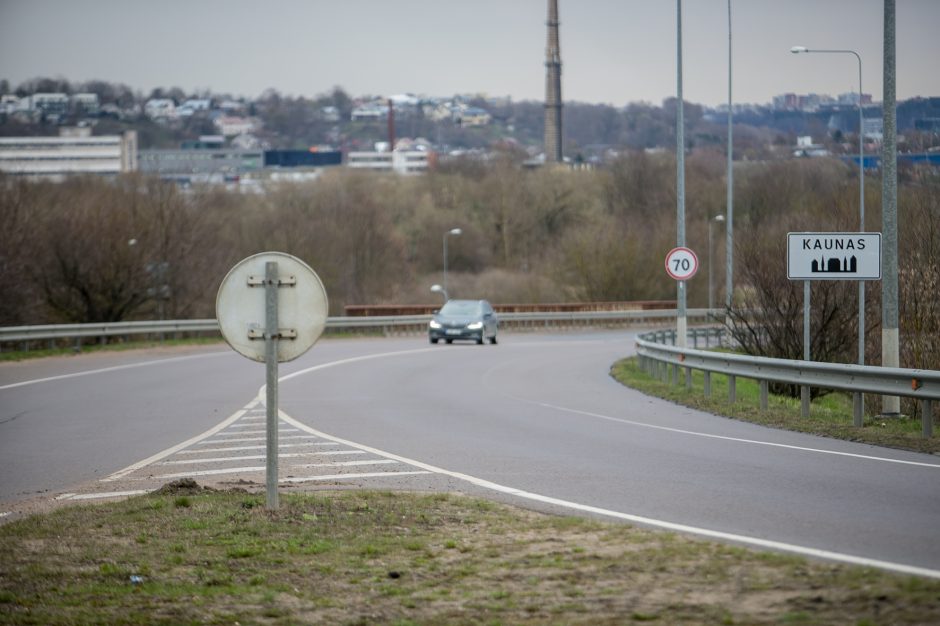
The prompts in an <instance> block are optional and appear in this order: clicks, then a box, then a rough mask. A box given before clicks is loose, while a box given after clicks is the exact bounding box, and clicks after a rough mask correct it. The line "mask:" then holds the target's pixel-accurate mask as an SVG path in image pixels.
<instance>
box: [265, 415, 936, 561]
mask: <svg viewBox="0 0 940 626" xmlns="http://www.w3.org/2000/svg"><path fill="white" fill-rule="evenodd" d="M280 416H281V419H283V420H284V421H287V422H290V423H291V424H293V425H294V426H296V427H297V428H299V429H301V430H304V431H306V432H308V433H310V434H311V435H316V436H318V437H322V438H324V439H330V440H332V441H335V442H336V443H339V444H342V445H346V446H349V447H351V448H358V449H359V450H363V451H365V452H369V453H370V454H375V455H377V456H382V457H385V458H387V459H394V460H396V461H398V462H400V463H405V464H406V465H411V466H412V467H417V468H420V469H423V470H425V471H427V472H432V473H435V474H441V475H443V476H449V477H451V478H454V479H457V480H463V481H466V482H468V483H470V484H472V485H475V486H477V487H481V488H483V489H489V490H491V491H496V492H498V493H504V494H507V495H511V496H514V497H517V498H523V499H526V500H531V501H533V502H542V503H544V504H550V505H552V506H558V507H563V508H567V509H570V510H573V511H581V512H584V513H592V514H595V515H603V516H605V517H611V518H614V519H620V520H624V521H627V522H633V523H635V524H642V525H646V526H653V527H655V528H662V529H665V530H671V531H675V532H680V533H688V534H692V535H698V536H700V537H708V538H710V539H719V540H721V541H730V542H734V543H742V544H745V545H750V546H754V547H757V548H762V549H769V550H778V551H782V552H789V553H792V554H799V555H802V556H807V557H812V558H818V559H825V560H829V561H837V562H840V563H848V564H851V565H860V566H863V567H875V568H878V569H884V570H888V571H892V572H899V573H902V574H911V575H914V576H925V577H927V578H936V579H940V570H934V569H929V568H925V567H916V566H913V565H906V564H903V563H892V562H890V561H881V560H878V559H870V558H867V557H862V556H855V555H851V554H842V553H840V552H832V551H829V550H820V549H818V548H810V547H807V546H800V545H796V544H791V543H784V542H781V541H773V540H770V539H762V538H760V537H749V536H747V535H738V534H734V533H728V532H724V531H720V530H711V529H709V528H699V527H697V526H689V525H686V524H677V523H674V522H669V521H665V520H658V519H654V518H650V517H643V516H640V515H632V514H630V513H622V512H620V511H612V510H610V509H602V508H600V507H596V506H590V505H586V504H579V503H577V502H570V501H568V500H561V499H559V498H553V497H550V496H544V495H541V494H537V493H531V492H528V491H523V490H521V489H517V488H515V487H509V486H506V485H500V484H498V483H494V482H490V481H488V480H484V479H482V478H477V477H475V476H470V475H468V474H462V473H460V472H452V471H450V470H446V469H443V468H440V467H436V466H434V465H430V464H428V463H423V462H421V461H416V460H414V459H409V458H407V457H403V456H400V455H397V454H392V453H390V452H385V451H383V450H379V449H377V448H373V447H371V446H366V445H362V444H360V443H356V442H354V441H349V440H346V439H341V438H339V437H333V436H332V435H328V434H326V433H324V432H320V431H318V430H316V429H315V428H311V427H309V426H307V425H305V424H303V423H301V422H298V421H297V420H295V419H294V418H292V417H291V416H289V415H287V414H286V413H284V412H283V411H281V412H280Z"/></svg>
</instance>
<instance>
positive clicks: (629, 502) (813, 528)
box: [0, 332, 940, 570]
mask: <svg viewBox="0 0 940 626" xmlns="http://www.w3.org/2000/svg"><path fill="white" fill-rule="evenodd" d="M632 351H633V342H632V335H631V334H630V333H626V332H597V333H581V334H506V335H503V336H501V341H500V344H499V345H497V346H488V345H487V346H476V345H472V344H455V345H452V346H445V345H439V346H429V345H428V344H427V343H426V340H423V339H421V338H405V339H384V340H324V341H321V342H320V343H319V344H318V345H317V346H315V347H314V348H313V349H312V350H311V351H310V352H308V353H307V355H305V356H304V357H302V358H301V359H298V360H297V361H295V362H293V363H289V364H282V366H281V375H282V378H283V379H284V382H282V384H281V391H280V393H281V408H282V409H283V410H284V411H285V412H286V413H287V414H288V415H289V416H291V417H293V418H295V419H296V420H297V421H298V422H300V423H302V424H305V425H307V427H309V428H313V429H317V430H319V431H322V432H324V433H327V434H329V435H332V436H335V437H340V438H343V439H346V440H349V441H351V442H357V443H359V444H363V445H365V446H371V447H373V448H376V449H378V450H381V451H385V452H387V453H390V454H394V455H399V456H401V457H406V458H407V459H413V460H415V461H416V462H419V463H423V464H429V465H432V466H435V467H437V468H442V469H443V470H446V471H448V472H450V473H461V474H465V475H467V476H471V477H476V478H478V479H481V480H488V481H492V482H493V483H498V484H500V485H504V486H508V487H512V488H515V489H519V490H524V491H526V492H529V493H531V494H540V495H542V496H546V497H550V498H556V499H558V500H563V501H567V502H571V503H576V504H579V505H583V506H590V507H598V508H600V509H605V510H608V511H613V512H619V513H624V514H631V515H635V516H642V517H643V518H648V519H650V520H654V521H656V520H659V521H664V522H672V523H678V524H686V525H691V526H695V527H697V528H703V529H710V530H715V531H720V532H725V533H731V534H734V535H742V536H747V537H757V538H762V539H768V540H775V541H780V542H786V543H788V544H792V545H796V546H806V547H809V548H817V549H824V550H831V551H836V552H839V553H842V554H847V555H853V556H859V557H866V558H871V559H879V560H884V561H890V562H894V563H901V564H908V565H912V566H919V567H924V568H931V569H935V570H940V547H938V546H937V542H936V541H935V538H936V536H937V531H936V528H937V523H938V521H940V504H938V503H940V498H938V496H940V489H938V486H937V485H938V484H940V483H938V481H937V476H938V475H940V474H938V472H940V462H938V460H937V459H936V458H935V457H930V456H926V455H917V454H913V453H905V452H899V451H891V450H882V449H877V448H874V447H871V446H863V445H858V444H852V443H848V442H840V441H833V440H825V439H820V438H815V437H810V436H805V435H799V434H795V433H787V432H782V431H775V430H771V429H766V428H762V427H758V426H753V425H749V424H744V423H739V422H735V421H733V420H728V419H725V418H720V417H716V416H711V415H708V414H705V413H701V412H698V411H692V410H689V409H686V408H683V407H678V406H676V405H673V404H671V403H667V402H662V401H659V400H655V399H652V398H648V397H646V396H643V395H642V394H639V393H637V392H634V391H632V390H630V389H626V388H623V387H622V386H620V385H619V384H617V383H616V382H615V381H613V380H612V379H611V378H610V377H609V375H608V369H609V367H610V364H611V363H612V362H613V361H614V360H616V359H617V358H620V357H621V356H623V355H625V354H628V353H632ZM127 366H134V367H130V368H128V367H127ZM107 368H118V369H107ZM88 370H99V371H98V372H97V373H92V374H88V375H85V376H78V377H73V378H62V379H56V380H50V381H46V382H37V383H35V384H30V385H24V386H17V387H11V386H10V385H15V384H17V383H18V382H20V381H24V380H35V379H39V378H44V377H49V376H56V375H59V374H61V373H79V372H80V371H88ZM100 370H103V371H100ZM263 382H264V372H263V366H261V365H259V364H256V363H252V362H250V361H248V360H247V359H244V358H243V357H240V356H238V355H235V354H234V353H232V352H231V351H229V350H227V348H223V347H221V346H219V347H214V348H208V349H206V348H201V349H193V350H191V351H190V352H187V353H186V354H180V353H178V352H169V353H166V354H163V353H160V354H144V353H129V354H112V355H108V356H102V357H97V359H94V358H93V359H88V358H86V357H80V358H78V359H61V360H58V359H57V360H43V361H35V362H30V363H28V364H15V365H13V366H11V367H6V366H3V367H0V500H9V499H12V498H14V497H21V496H23V495H28V494H29V493H33V492H36V491H44V490H55V489H62V488H65V487H66V486H68V485H69V484H71V483H75V482H79V481H80V480H84V479H88V478H95V477H101V476H102V475H107V474H109V473H111V472H114V471H117V470H119V469H121V468H123V467H125V466H127V465H129V464H130V463H133V462H135V461H139V460H140V459H143V458H146V457H148V456H150V455H152V454H155V453H156V452H159V451H160V450H163V449H165V448H167V447H168V446H172V445H174V444H178V443H179V442H181V441H184V440H186V439H188V438H190V437H193V436H194V435H196V434H198V433H200V432H203V431H204V430H206V429H207V428H209V427H211V426H213V425H214V424H217V423H219V421H220V420H221V419H223V418H225V417H226V416H228V415H230V414H232V413H233V412H235V411H237V410H238V409H239V408H240V407H242V406H244V405H245V403H246V402H248V401H250V400H251V399H253V398H254V397H255V396H256V394H257V392H258V389H259V387H260V386H261V385H262V384H263ZM300 434H302V433H297V435H295V436H299V435H300ZM214 454H216V455H218V454H219V453H214ZM350 458H353V457H350ZM356 458H359V457H356ZM361 458H365V457H361ZM370 458H371V457H370ZM285 462H286V461H285ZM372 462H374V461H370V463H372ZM282 467H283V465H282ZM412 469H414V468H412ZM330 471H333V470H330ZM282 478H283V474H282ZM416 480H417V479H416ZM449 484H450V485H452V486H453V485H457V487H456V488H464V487H463V486H461V485H465V486H466V490H467V491H479V485H473V484H469V483H462V482H461V481H453V480H452V481H451V482H450V483H449ZM405 486H407V485H405ZM452 488H453V487H452ZM500 497H503V498H507V497H508V496H506V495H505V494H503V495H501V496H500ZM510 499H511V498H510ZM528 502H529V504H531V500H529V501H528Z"/></svg>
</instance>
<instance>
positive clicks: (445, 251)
mask: <svg viewBox="0 0 940 626" xmlns="http://www.w3.org/2000/svg"><path fill="white" fill-rule="evenodd" d="M449 234H450V231H448V232H446V233H444V285H443V287H444V293H445V294H446V293H447V235H449ZM444 297H445V299H446V297H447V296H444Z"/></svg>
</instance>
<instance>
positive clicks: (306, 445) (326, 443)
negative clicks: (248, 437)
mask: <svg viewBox="0 0 940 626" xmlns="http://www.w3.org/2000/svg"><path fill="white" fill-rule="evenodd" d="M335 445H336V444H335V443H334V442H332V441H323V442H318V443H285V444H284V445H279V446H278V448H309V447H311V446H312V447H317V446H335ZM266 448H267V446H232V447H230V448H199V449H198V450H180V451H179V453H180V454H202V453H203V452H242V451H247V450H264V449H266Z"/></svg>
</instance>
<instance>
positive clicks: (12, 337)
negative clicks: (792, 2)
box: [0, 309, 715, 344]
mask: <svg viewBox="0 0 940 626" xmlns="http://www.w3.org/2000/svg"><path fill="white" fill-rule="evenodd" d="M713 313H715V312H714V311H711V310H709V309H690V310H689V311H688V317H689V320H690V321H699V322H701V321H706V320H708V319H709V316H710V315H712V314H713ZM675 316H676V312H675V311H674V310H667V309H666V310H664V309H659V310H657V309H651V310H637V311H578V312H574V311H572V312H564V311H563V312H544V313H538V312H526V313H502V314H501V315H500V316H499V323H500V327H501V328H503V329H529V328H531V329H535V328H540V327H542V328H566V327H582V326H583V327H590V326H624V325H635V324H644V323H664V322H667V321H669V320H672V319H674V318H675ZM430 320H431V316H430V315H394V316H381V317H377V316H373V317H330V318H328V319H327V321H326V328H327V330H329V331H335V332H343V331H350V332H356V331H364V330H365V331H369V330H371V331H375V332H379V333H381V334H383V335H393V334H407V333H420V332H425V331H426V330H427V326H428V322H429V321H430ZM218 332H219V324H218V322H217V321H216V320H214V319H196V320H153V321H146V322H110V323H102V324H51V325H41V326H6V327H0V344H4V343H25V344H28V343H30V342H41V341H57V340H61V339H78V340H81V339H83V338H86V337H99V338H102V337H121V336H131V335H167V334H169V335H172V334H176V333H218Z"/></svg>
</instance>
